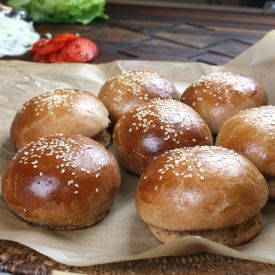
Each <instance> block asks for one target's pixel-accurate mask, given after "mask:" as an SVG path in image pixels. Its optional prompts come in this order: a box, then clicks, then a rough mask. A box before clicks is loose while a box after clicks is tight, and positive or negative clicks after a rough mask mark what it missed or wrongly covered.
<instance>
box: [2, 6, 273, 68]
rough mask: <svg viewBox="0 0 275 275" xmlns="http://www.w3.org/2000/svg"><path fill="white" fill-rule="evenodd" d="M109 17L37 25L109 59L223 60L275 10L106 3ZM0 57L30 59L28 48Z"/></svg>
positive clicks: (261, 29)
mask: <svg viewBox="0 0 275 275" xmlns="http://www.w3.org/2000/svg"><path fill="white" fill-rule="evenodd" d="M105 13H106V14H107V15H109V20H106V21H104V20H95V21H94V22H92V23H91V24H89V25H86V26H83V25H66V24H58V25H56V24H41V25H35V29H36V30H37V31H38V32H39V33H40V34H41V35H42V36H43V35H45V34H46V33H51V34H53V35H56V34H59V33H63V32H78V33H79V34H80V35H81V36H82V37H87V38H90V39H92V40H93V41H94V42H95V43H96V44H97V45H98V48H99V51H100V55H99V56H98V57H97V58H95V59H94V60H93V61H92V62H91V63H97V64H99V63H105V62H109V61H112V60H121V59H122V60H126V59H128V60H129V59H139V60H161V61H180V62H186V61H200V62H204V63H208V64H215V65H223V64H225V63H227V62H228V61H229V60H231V59H232V58H234V57H236V56H237V55H239V54H240V53H241V52H243V51H244V50H246V49H247V48H249V47H251V46H252V45H253V44H254V43H255V42H257V41H258V40H260V39H261V38H262V37H263V36H264V35H265V34H266V33H267V32H269V31H270V30H272V29H273V28H275V14H272V13H269V14H268V13H266V14H265V13H262V12H245V11H242V10H241V9H240V11H227V10H222V11H221V10H209V9H207V10H206V9H199V8H197V9H194V8H192V9H189V8H171V7H170V8H169V7H155V6H141V5H125V4H107V5H106V8H105ZM3 59H21V60H29V61H30V60H31V55H30V53H26V54H25V55H23V56H19V57H4V58H3Z"/></svg>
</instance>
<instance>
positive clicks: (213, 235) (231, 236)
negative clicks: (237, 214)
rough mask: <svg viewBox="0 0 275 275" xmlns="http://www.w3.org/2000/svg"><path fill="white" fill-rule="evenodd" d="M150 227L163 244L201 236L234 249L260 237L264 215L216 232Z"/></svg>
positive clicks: (255, 216)
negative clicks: (187, 237) (182, 238)
mask: <svg viewBox="0 0 275 275" xmlns="http://www.w3.org/2000/svg"><path fill="white" fill-rule="evenodd" d="M148 226H149V229H150V231H151V232H152V234H153V235H154V236H155V237H156V238H157V239H158V240H159V241H161V242H162V243H167V242H170V241H173V240H175V239H178V238H181V237H183V236H199V237H202V238H206V239H209V240H211V241H214V242H217V243H220V244H222V245H226V246H229V247H234V246H238V245H241V244H243V243H246V242H248V241H250V240H252V239H253V238H255V237H256V236H257V235H258V233H259V232H260V230H261V227H262V214H261V212H258V213H257V214H256V215H254V216H253V217H252V218H250V219H248V220H245V221H243V222H242V223H240V224H237V225H232V226H228V227H225V228H221V229H216V230H213V229H209V230H198V231H169V230H165V229H162V228H159V227H157V226H153V225H150V224H149V225H148Z"/></svg>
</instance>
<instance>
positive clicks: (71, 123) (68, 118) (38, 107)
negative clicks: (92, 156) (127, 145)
mask: <svg viewBox="0 0 275 275" xmlns="http://www.w3.org/2000/svg"><path fill="white" fill-rule="evenodd" d="M109 122H110V121H109V118H108V110H107V109H106V107H105V106H104V104H103V103H102V102H101V101H100V100H99V99H98V98H97V97H96V96H94V95H93V94H92V93H90V92H86V91H80V90H77V89H69V88H68V89H61V88H60V89H55V90H53V91H50V92H47V93H44V94H41V95H39V96H36V97H34V98H32V99H30V100H29V101H27V102H26V103H25V104H24V105H23V106H22V107H21V108H20V109H19V110H18V112H17V114H16V115H15V117H14V119H13V121H12V124H11V129H10V138H11V142H12V144H13V145H14V147H15V148H16V149H17V150H19V149H21V148H23V147H24V146H26V145H27V144H28V143H29V142H32V141H35V140H38V139H39V138H42V137H46V136H49V135H53V134H69V135H82V136H86V137H91V138H93V137H95V136H97V138H98V139H99V140H100V134H101V133H104V135H106V136H107V137H106V139H103V140H105V142H106V144H105V145H107V144H108V143H109V141H110V134H109V140H108V134H107V133H106V131H105V129H106V128H107V127H108V126H109Z"/></svg>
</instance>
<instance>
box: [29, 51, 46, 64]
mask: <svg viewBox="0 0 275 275" xmlns="http://www.w3.org/2000/svg"><path fill="white" fill-rule="evenodd" d="M32 60H33V61H35V62H41V63H48V62H49V56H48V55H39V54H38V53H35V54H34V55H33V56H32Z"/></svg>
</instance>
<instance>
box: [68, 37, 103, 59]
mask: <svg viewBox="0 0 275 275" xmlns="http://www.w3.org/2000/svg"><path fill="white" fill-rule="evenodd" d="M67 53H68V55H69V56H70V57H71V58H73V59H74V60H75V62H88V61H90V60H92V59H93V58H94V57H95V56H97V55H98V49H97V46H96V44H95V43H94V42H92V41H91V40H89V39H86V38H78V39H77V40H75V41H72V42H68V44H67Z"/></svg>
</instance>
